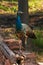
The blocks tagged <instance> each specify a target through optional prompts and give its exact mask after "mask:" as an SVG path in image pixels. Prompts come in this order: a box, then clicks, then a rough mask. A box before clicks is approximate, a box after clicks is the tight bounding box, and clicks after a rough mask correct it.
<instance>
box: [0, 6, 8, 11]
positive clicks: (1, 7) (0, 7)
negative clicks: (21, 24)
mask: <svg viewBox="0 0 43 65" xmlns="http://www.w3.org/2000/svg"><path fill="white" fill-rule="evenodd" d="M0 9H2V10H4V11H7V10H9V8H8V7H5V6H3V5H0Z"/></svg>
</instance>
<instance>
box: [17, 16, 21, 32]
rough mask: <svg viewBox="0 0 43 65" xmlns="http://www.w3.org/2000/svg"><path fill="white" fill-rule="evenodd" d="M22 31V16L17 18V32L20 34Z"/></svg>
mask: <svg viewBox="0 0 43 65" xmlns="http://www.w3.org/2000/svg"><path fill="white" fill-rule="evenodd" d="M21 29H22V22H21V19H20V16H19V15H17V18H16V30H17V32H20V31H21Z"/></svg>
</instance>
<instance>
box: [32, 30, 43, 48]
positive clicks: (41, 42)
mask: <svg viewBox="0 0 43 65" xmlns="http://www.w3.org/2000/svg"><path fill="white" fill-rule="evenodd" d="M35 33H36V36H37V39H35V40H32V43H33V44H35V45H36V46H37V47H39V48H43V38H42V33H41V32H39V31H35Z"/></svg>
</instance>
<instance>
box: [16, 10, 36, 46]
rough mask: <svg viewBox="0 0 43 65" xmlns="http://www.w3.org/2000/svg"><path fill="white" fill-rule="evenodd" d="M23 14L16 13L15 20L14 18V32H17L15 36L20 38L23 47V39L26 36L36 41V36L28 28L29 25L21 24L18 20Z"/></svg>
mask: <svg viewBox="0 0 43 65" xmlns="http://www.w3.org/2000/svg"><path fill="white" fill-rule="evenodd" d="M22 13H23V12H21V11H19V12H18V13H17V18H16V32H17V36H18V38H20V39H21V40H22V41H23V46H24V45H25V43H24V42H25V37H26V36H27V37H28V38H33V39H36V36H35V34H34V32H33V30H32V29H31V28H30V26H29V25H27V24H25V23H22V22H21V18H20V14H22Z"/></svg>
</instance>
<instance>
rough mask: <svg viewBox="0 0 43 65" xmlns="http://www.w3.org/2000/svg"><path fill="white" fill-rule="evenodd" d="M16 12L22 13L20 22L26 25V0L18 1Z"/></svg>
mask: <svg viewBox="0 0 43 65" xmlns="http://www.w3.org/2000/svg"><path fill="white" fill-rule="evenodd" d="M18 10H19V11H22V12H23V14H22V15H21V20H22V22H23V23H26V24H28V0H18Z"/></svg>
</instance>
